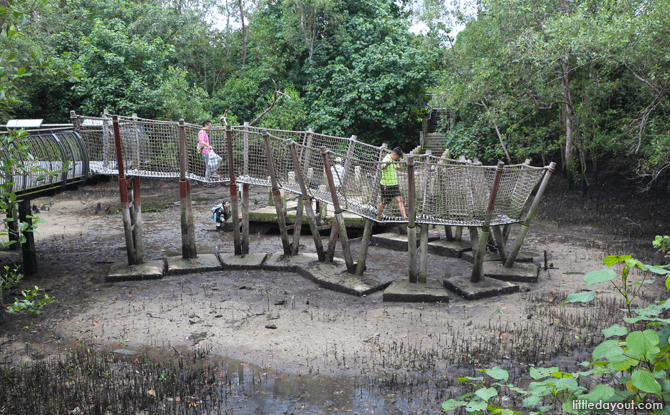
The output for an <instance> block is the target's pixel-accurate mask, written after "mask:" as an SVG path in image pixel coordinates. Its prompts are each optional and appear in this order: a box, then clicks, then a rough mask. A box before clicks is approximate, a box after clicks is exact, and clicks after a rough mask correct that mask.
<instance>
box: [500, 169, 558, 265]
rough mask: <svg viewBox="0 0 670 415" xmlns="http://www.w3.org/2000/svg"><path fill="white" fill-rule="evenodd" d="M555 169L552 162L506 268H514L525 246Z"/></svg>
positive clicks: (520, 230)
mask: <svg viewBox="0 0 670 415" xmlns="http://www.w3.org/2000/svg"><path fill="white" fill-rule="evenodd" d="M555 168H556V163H554V162H553V161H552V162H551V164H549V168H548V169H547V171H546V172H545V173H544V177H543V178H542V183H540V187H539V188H538V189H537V194H536V195H535V199H533V203H532V204H531V205H530V209H528V213H527V214H526V219H524V221H523V225H521V229H519V234H518V235H517V236H516V239H515V240H514V245H512V251H511V252H510V254H509V256H508V257H507V262H505V267H506V268H512V266H513V265H514V261H515V260H516V257H517V255H519V250H520V249H521V244H523V240H524V238H525V237H526V233H528V227H529V226H530V221H531V220H533V216H535V211H536V210H537V206H538V205H539V204H540V199H542V195H543V194H544V191H545V189H546V188H547V183H549V178H551V174H552V173H553V172H554V169H555Z"/></svg>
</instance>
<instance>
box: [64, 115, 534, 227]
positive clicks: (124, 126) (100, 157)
mask: <svg viewBox="0 0 670 415" xmlns="http://www.w3.org/2000/svg"><path fill="white" fill-rule="evenodd" d="M77 119H78V125H79V133H80V135H81V137H82V138H83V139H84V141H85V143H86V146H87V148H88V151H89V155H90V160H91V161H90V164H91V170H93V171H95V172H96V173H98V174H118V166H117V162H116V150H115V145H114V135H113V129H112V122H111V117H101V118H96V117H84V116H77ZM118 120H119V133H120V136H121V143H122V145H121V147H122V153H123V160H124V169H125V172H126V174H127V175H131V176H132V175H136V176H146V177H179V176H180V171H179V124H178V123H176V122H166V121H155V120H145V119H140V118H137V117H118ZM184 128H185V132H186V148H187V152H188V167H187V172H186V177H187V178H188V179H190V180H194V181H201V182H210V183H211V182H214V183H215V182H229V181H230V174H229V167H230V166H231V164H229V163H232V167H233V172H234V175H235V181H236V182H237V183H243V184H252V185H258V186H266V187H270V186H271V185H272V183H271V181H270V171H269V169H268V154H267V150H266V144H265V138H264V133H265V134H267V139H268V144H269V148H270V153H271V157H272V161H273V165H274V170H275V176H276V179H277V182H278V185H279V187H280V188H283V189H285V190H286V191H289V192H292V193H296V194H300V193H301V190H300V186H299V184H298V181H297V176H296V169H295V167H294V165H293V161H292V158H291V153H290V145H294V146H295V149H296V153H297V157H298V160H299V169H300V172H301V173H302V177H303V179H304V182H305V186H306V188H307V191H308V193H309V196H310V197H311V198H313V199H316V200H319V201H322V202H325V203H328V204H333V198H332V195H331V191H330V188H329V186H328V181H327V177H326V174H325V165H324V158H323V155H322V151H321V148H322V147H325V149H326V150H327V151H326V155H327V158H328V161H329V165H330V166H331V167H330V171H331V172H332V175H333V181H334V185H335V187H336V188H337V191H336V195H337V201H338V203H339V205H340V207H341V208H342V209H343V210H345V211H348V212H351V213H354V214H356V215H358V216H361V217H364V218H367V219H371V220H374V221H377V222H383V223H403V222H406V221H407V220H406V219H405V218H404V217H403V216H404V215H403V213H404V214H405V215H407V214H409V199H408V197H409V190H410V189H409V177H408V166H407V157H404V158H401V159H399V160H397V161H392V160H391V159H390V158H389V157H390V154H391V151H390V150H389V149H387V148H386V147H385V146H382V147H376V146H372V145H369V144H366V143H362V142H360V141H357V140H356V138H355V137H351V138H344V137H334V136H329V135H325V134H318V133H314V132H313V131H311V130H310V131H306V132H305V131H302V132H298V131H284V130H263V129H261V128H256V127H250V126H248V125H245V126H235V127H232V129H231V136H232V160H229V156H228V148H227V137H226V134H227V131H226V129H225V127H220V126H217V127H211V128H210V129H208V130H207V134H208V137H209V143H210V144H211V145H212V147H213V150H214V152H215V153H216V154H217V156H218V158H217V159H216V162H215V163H214V164H212V165H209V167H208V164H207V163H206V162H205V159H204V157H203V155H202V153H201V152H200V151H199V150H198V148H197V145H198V133H199V132H200V130H201V127H200V126H197V125H193V124H185V125H184ZM414 160H415V163H414V189H415V206H416V212H417V216H416V223H424V224H436V225H452V226H482V224H483V223H484V219H485V217H486V211H487V207H488V204H489V200H490V197H491V191H492V188H493V183H494V176H495V173H496V167H495V166H483V165H480V164H475V163H470V162H462V161H459V160H452V159H447V158H441V157H435V156H432V155H420V156H415V157H414ZM208 162H209V163H212V158H211V156H210V158H209V160H208ZM389 163H390V164H389ZM387 165H388V167H386V169H383V167H385V166H387ZM214 171H216V172H217V173H218V176H217V177H215V176H214V175H213V172H214ZM545 171H546V168H545V167H531V166H528V165H510V166H504V168H503V171H502V176H501V180H500V185H499V188H498V192H497V198H496V202H495V208H494V211H493V217H492V220H491V225H504V224H510V223H515V222H519V221H520V220H521V219H522V215H523V209H524V206H525V204H526V202H527V200H528V198H529V197H530V194H531V192H532V190H533V189H534V188H535V186H536V185H537V184H538V183H539V181H540V180H541V179H542V176H543V174H544V173H545ZM396 186H397V187H396ZM398 196H400V197H401V199H400V201H401V202H402V206H401V204H400V203H399V201H398V199H397V197H398ZM382 202H383V203H382ZM381 205H383V206H382V208H383V209H382V210H383V212H381V214H380V212H379V208H380V206H381ZM402 207H404V210H403V209H402Z"/></svg>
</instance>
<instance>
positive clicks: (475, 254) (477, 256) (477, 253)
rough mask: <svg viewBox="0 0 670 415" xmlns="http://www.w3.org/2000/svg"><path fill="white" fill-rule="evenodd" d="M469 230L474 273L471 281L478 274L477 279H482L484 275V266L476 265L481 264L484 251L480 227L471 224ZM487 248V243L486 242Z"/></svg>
mask: <svg viewBox="0 0 670 415" xmlns="http://www.w3.org/2000/svg"><path fill="white" fill-rule="evenodd" d="M468 230H469V231H470V243H471V244H472V263H473V268H472V275H471V276H470V281H472V279H473V278H475V275H476V276H477V281H479V280H481V279H482V278H483V277H484V268H483V267H482V266H481V265H480V266H479V267H478V268H476V267H475V264H481V263H482V262H483V255H484V254H483V253H482V251H481V250H480V246H479V229H477V227H476V226H469V227H468ZM484 248H485V249H486V244H484Z"/></svg>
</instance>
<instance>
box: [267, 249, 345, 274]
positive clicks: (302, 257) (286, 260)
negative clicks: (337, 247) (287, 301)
mask: <svg viewBox="0 0 670 415" xmlns="http://www.w3.org/2000/svg"><path fill="white" fill-rule="evenodd" d="M318 260H319V256H318V255H317V254H316V253H307V254H298V255H290V256H285V255H284V253H283V252H278V253H276V254H274V255H272V256H271V257H269V258H268V259H266V260H265V262H264V263H263V269H267V270H269V271H291V272H300V270H301V267H303V266H306V265H307V264H309V263H310V262H314V261H318ZM333 263H338V264H339V263H342V265H344V262H341V261H338V260H335V261H333Z"/></svg>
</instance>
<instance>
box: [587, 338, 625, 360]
mask: <svg viewBox="0 0 670 415" xmlns="http://www.w3.org/2000/svg"><path fill="white" fill-rule="evenodd" d="M622 357H623V349H622V348H621V346H619V342H618V341H616V340H605V341H604V342H602V343H600V344H599V345H598V346H596V348H595V349H594V350H593V360H600V359H608V360H612V359H613V358H614V359H615V360H621V358H622Z"/></svg>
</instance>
